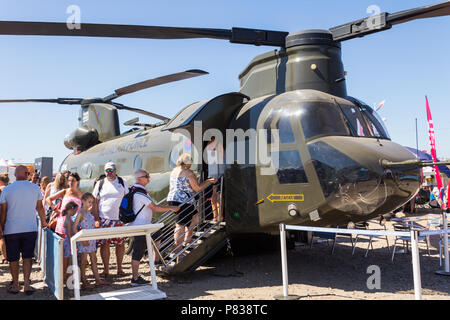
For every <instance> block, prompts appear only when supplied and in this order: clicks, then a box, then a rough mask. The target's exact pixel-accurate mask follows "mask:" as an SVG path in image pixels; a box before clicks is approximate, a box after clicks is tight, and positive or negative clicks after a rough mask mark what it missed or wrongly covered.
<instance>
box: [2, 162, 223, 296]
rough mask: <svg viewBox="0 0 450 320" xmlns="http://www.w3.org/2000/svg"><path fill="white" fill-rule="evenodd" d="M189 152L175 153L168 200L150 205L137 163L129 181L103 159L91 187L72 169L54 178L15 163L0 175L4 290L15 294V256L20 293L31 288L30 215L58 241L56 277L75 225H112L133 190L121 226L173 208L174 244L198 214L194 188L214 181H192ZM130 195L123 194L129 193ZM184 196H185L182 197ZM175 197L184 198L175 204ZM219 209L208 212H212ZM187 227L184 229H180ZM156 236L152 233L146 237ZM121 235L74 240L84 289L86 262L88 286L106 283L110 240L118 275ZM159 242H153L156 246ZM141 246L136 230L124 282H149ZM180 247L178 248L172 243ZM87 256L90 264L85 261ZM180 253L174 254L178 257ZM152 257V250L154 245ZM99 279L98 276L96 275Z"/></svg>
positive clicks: (186, 235)
mask: <svg viewBox="0 0 450 320" xmlns="http://www.w3.org/2000/svg"><path fill="white" fill-rule="evenodd" d="M191 163H192V159H191V157H190V155H188V154H183V155H181V156H180V157H179V159H178V162H177V167H176V168H175V169H174V170H173V171H172V173H171V176H170V190H169V195H168V198H167V199H168V203H169V205H168V206H161V205H156V204H155V203H154V201H153V200H152V199H151V197H150V196H149V195H148V193H147V191H146V186H147V185H148V184H149V183H150V175H149V173H148V172H147V171H146V170H144V169H139V170H137V171H136V172H135V173H134V178H135V183H134V185H133V186H132V187H131V188H129V185H128V183H127V181H126V180H125V179H123V178H121V177H120V176H119V175H118V172H117V168H116V165H115V164H114V163H112V162H108V163H106V164H105V166H104V175H102V176H101V177H99V179H97V181H96V182H95V183H94V186H93V191H92V193H89V192H86V193H83V192H82V191H81V190H80V189H79V183H80V177H79V175H78V174H77V173H75V172H69V171H65V172H60V173H57V174H56V176H55V179H54V181H50V179H49V178H48V177H43V178H42V179H41V178H40V177H39V174H37V173H30V172H29V171H28V169H27V167H25V166H18V167H17V168H16V170H15V177H16V181H15V182H14V183H12V184H10V185H8V183H9V179H8V175H7V174H6V175H0V250H1V254H2V258H3V261H2V262H1V263H6V261H7V262H8V263H9V266H10V273H11V277H12V281H11V283H10V285H9V287H8V292H9V293H11V294H17V293H18V292H20V289H21V288H20V286H19V281H18V279H19V260H20V256H22V270H23V276H24V288H23V290H24V292H25V293H26V294H28V295H31V294H32V293H33V292H34V291H35V289H34V288H33V287H32V286H31V285H30V274H31V266H32V258H33V257H34V256H35V246H36V240H37V235H38V232H37V231H38V225H37V222H36V221H37V219H36V214H37V216H38V217H39V221H40V224H41V225H40V227H41V228H45V227H47V228H48V229H50V230H52V231H54V232H55V233H56V234H57V235H58V236H60V237H61V238H63V239H64V241H63V255H64V258H63V262H64V264H63V272H64V282H65V283H66V281H67V280H68V268H69V266H70V264H71V261H72V251H71V243H70V239H71V238H72V237H73V236H74V235H75V234H76V233H77V232H79V231H80V230H83V229H94V228H112V227H121V226H124V223H123V222H122V221H121V220H120V219H119V210H120V206H121V202H122V199H123V198H124V196H125V195H126V194H128V193H129V192H130V191H133V194H132V197H133V208H136V211H138V210H139V211H138V213H137V214H136V218H135V220H134V221H132V222H131V223H129V224H128V225H130V226H133V225H144V224H150V223H152V217H153V212H166V211H169V210H171V211H173V212H175V213H177V212H179V214H177V224H176V228H175V233H174V237H175V246H177V245H179V244H180V241H181V243H182V242H183V240H184V241H186V242H188V241H190V238H191V237H192V230H193V228H192V226H193V225H194V224H195V223H196V221H197V220H198V214H197V212H196V210H195V203H194V202H195V201H196V200H195V198H193V195H194V193H195V192H197V191H200V190H202V189H204V188H205V187H206V186H208V185H209V184H211V183H217V180H218V179H217V178H209V179H207V180H205V181H204V182H202V183H199V182H198V181H197V178H196V177H195V174H194V172H193V171H192V170H190V167H191ZM130 195H131V193H130ZM189 198H192V199H191V200H190V201H187V202H186V200H188V199H189ZM183 202H186V203H185V204H183V205H182V203H183ZM219 217H220V216H219V214H215V218H216V219H218V218H219ZM188 227H190V228H188ZM152 237H153V238H154V239H156V237H157V236H156V235H153V236H152ZM124 241H125V239H124V238H115V239H107V240H99V241H95V240H91V241H82V242H78V243H77V250H76V251H77V255H78V256H79V266H80V275H81V277H80V278H81V279H80V280H81V284H82V285H81V289H82V290H88V289H92V288H93V286H92V285H91V284H90V283H89V281H88V280H87V275H86V269H87V268H86V267H87V266H90V269H91V270H92V273H93V276H94V279H95V286H103V285H108V284H110V282H108V281H106V279H107V278H109V277H110V272H109V271H110V245H114V246H115V252H116V259H117V260H116V263H117V265H116V266H117V275H118V276H124V275H125V273H124V271H123V268H122V263H123V257H124V253H125V247H124ZM158 245H159V243H158V242H156V246H158ZM98 248H100V256H101V260H102V264H103V272H102V273H101V274H100V273H99V271H98V268H97V249H98ZM146 249H147V243H146V238H145V236H136V237H134V240H133V245H132V260H131V269H132V275H131V281H130V285H132V286H135V285H142V284H146V283H149V281H147V280H145V279H143V278H142V276H141V275H140V274H139V264H140V261H141V260H142V257H143V256H144V253H145V251H146ZM180 250H181V249H180ZM88 256H89V260H90V264H89V263H88ZM180 258H182V257H180ZM153 259H154V260H155V261H157V260H158V259H159V257H158V256H157V255H156V252H155V251H154V256H153ZM101 277H102V278H104V280H102V279H101Z"/></svg>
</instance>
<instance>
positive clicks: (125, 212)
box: [119, 186, 147, 223]
mask: <svg viewBox="0 0 450 320" xmlns="http://www.w3.org/2000/svg"><path fill="white" fill-rule="evenodd" d="M136 192H140V193H142V194H144V195H147V190H145V189H143V188H139V187H135V186H132V187H131V188H130V189H129V191H128V193H127V194H126V195H125V196H124V197H123V198H122V202H121V203H120V208H119V220H120V221H122V222H123V223H130V222H133V221H134V220H136V217H137V215H138V214H139V213H140V212H141V211H142V209H144V207H145V205H143V206H142V208H140V209H139V211H138V212H136V213H135V212H134V208H133V199H134V194H135V193H136Z"/></svg>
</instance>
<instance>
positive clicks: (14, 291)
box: [6, 284, 20, 294]
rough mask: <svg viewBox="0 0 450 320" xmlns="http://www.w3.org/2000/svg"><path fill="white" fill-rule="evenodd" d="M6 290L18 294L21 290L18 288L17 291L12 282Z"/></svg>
mask: <svg viewBox="0 0 450 320" xmlns="http://www.w3.org/2000/svg"><path fill="white" fill-rule="evenodd" d="M6 291H7V292H8V293H10V294H18V293H19V292H20V290H17V291H16V290H14V289H13V286H12V284H10V285H9V286H8V289H6Z"/></svg>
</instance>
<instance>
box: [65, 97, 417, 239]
mask: <svg viewBox="0 0 450 320" xmlns="http://www.w3.org/2000/svg"><path fill="white" fill-rule="evenodd" d="M243 98H244V96H243V95H241V94H239V93H231V94H228V95H223V96H219V97H216V98H214V99H211V100H209V101H206V102H199V103H196V104H192V105H189V106H187V107H186V108H184V109H183V110H182V111H180V112H179V113H178V115H176V116H175V117H174V118H173V120H172V121H171V122H169V123H168V124H167V125H162V126H159V127H156V128H152V129H141V130H136V131H132V132H130V133H127V134H125V135H122V136H119V137H116V138H113V139H110V140H108V141H105V142H103V143H100V144H97V145H95V146H93V147H91V148H90V149H88V150H86V151H84V152H81V153H79V154H71V155H69V156H68V157H67V158H66V160H65V161H64V163H63V164H62V166H61V169H67V170H70V171H76V172H78V173H79V174H80V176H81V178H82V181H81V184H80V186H81V188H82V189H83V191H90V190H92V189H93V184H94V180H95V179H96V178H97V177H98V176H99V175H100V174H102V173H103V165H104V164H105V163H106V162H108V161H113V162H115V163H116V165H117V169H118V173H119V175H120V176H122V177H123V178H125V179H126V180H128V182H129V183H133V177H134V175H133V173H134V171H135V170H137V169H139V168H144V169H146V170H147V171H148V172H149V173H150V175H151V181H150V184H149V185H148V186H147V187H148V191H149V193H150V195H151V196H152V197H153V198H154V199H155V200H157V201H159V200H162V199H164V198H165V197H166V196H167V193H168V188H169V176H170V172H171V170H172V169H173V168H174V167H175V163H176V160H177V158H178V156H179V155H180V154H182V153H184V152H188V153H192V152H194V151H195V150H197V152H198V153H199V154H200V155H201V154H202V151H203V149H202V148H203V145H204V140H208V139H207V137H206V136H207V134H206V133H207V132H208V130H212V129H215V128H216V127H219V128H222V129H221V130H219V129H215V130H216V132H218V133H220V132H225V134H223V136H222V137H221V139H223V140H222V141H223V143H224V146H225V153H226V155H225V159H224V160H225V174H224V213H225V219H226V222H227V224H226V225H227V229H228V231H229V232H231V233H240V232H242V233H247V232H273V231H276V230H277V229H278V225H279V223H281V222H284V223H289V224H302V225H316V226H336V225H345V224H347V223H348V222H350V221H353V222H359V221H365V220H368V219H371V218H373V217H376V216H378V215H381V214H384V213H387V212H390V211H392V210H394V209H396V208H397V207H399V206H400V205H402V204H403V203H405V202H407V201H408V200H410V199H411V198H412V197H413V196H414V195H415V193H416V192H417V190H418V188H419V184H420V171H419V169H417V168H415V167H405V166H403V167H396V168H389V169H385V168H384V167H383V166H382V161H383V160H388V161H394V162H398V161H404V160H410V159H414V158H415V156H414V155H413V154H412V153H410V152H409V151H408V150H407V149H406V148H404V147H402V146H400V145H398V144H397V143H395V142H392V141H391V140H390V139H389V136H388V134H387V131H386V129H385V128H384V126H383V124H382V122H381V121H379V120H378V119H377V116H376V113H375V112H374V111H373V110H372V109H371V108H370V107H368V106H367V105H365V104H363V103H362V102H360V101H358V100H356V99H353V98H350V97H349V98H348V99H343V98H341V97H337V96H333V95H330V94H327V93H323V92H320V91H317V90H310V89H306V90H293V91H289V92H285V93H282V94H278V95H276V94H275V95H267V96H263V97H259V98H255V99H251V100H249V101H246V102H245V99H244V100H242V99H243ZM239 99H241V100H239ZM237 101H243V102H242V103H240V104H239V103H237ZM229 108H234V111H233V112H228V114H229V119H230V120H227V118H226V117H223V118H222V119H219V120H217V119H216V118H214V112H213V111H215V112H216V113H217V114H219V115H220V114H225V112H224V111H223V110H226V109H229ZM212 110H213V111H212ZM205 115H206V116H208V117H210V118H213V120H214V121H212V120H211V121H209V122H208V121H206V120H205V119H204V118H202V117H204V116H205ZM179 118H182V119H183V121H184V122H183V121H178V122H177V119H178V120H180V119H179ZM186 119H187V120H186ZM201 120H205V121H203V122H202V121H201ZM217 121H219V123H215V122H217ZM223 122H226V124H225V125H224V123H223ZM174 123H175V126H174V125H173V124H174ZM198 123H200V124H203V125H204V126H203V127H202V128H196V127H195V125H192V124H196V125H198ZM215 124H217V126H216V125H215ZM175 128H176V129H184V130H185V131H184V132H185V134H186V136H183V135H182V134H180V133H179V132H178V131H176V129H175ZM196 130H200V132H201V138H200V140H199V141H196V139H195V135H196V133H195V131H196ZM189 133H192V135H190V134H189ZM216 135H217V134H216ZM193 137H194V138H193ZM191 139H192V140H191ZM242 151H243V152H244V154H242V153H240V152H242ZM195 158H197V159H200V161H199V162H198V163H197V164H196V163H194V165H193V167H192V169H193V170H194V171H196V172H197V173H198V175H199V177H201V176H202V171H203V166H202V161H201V160H202V157H194V159H195Z"/></svg>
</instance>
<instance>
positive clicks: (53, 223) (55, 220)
mask: <svg viewBox="0 0 450 320" xmlns="http://www.w3.org/2000/svg"><path fill="white" fill-rule="evenodd" d="M57 223H58V217H54V218H53V219H52V220H51V221H50V222H49V223H48V224H47V228H48V229H50V230H52V231H53V232H55V229H56V224H57Z"/></svg>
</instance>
